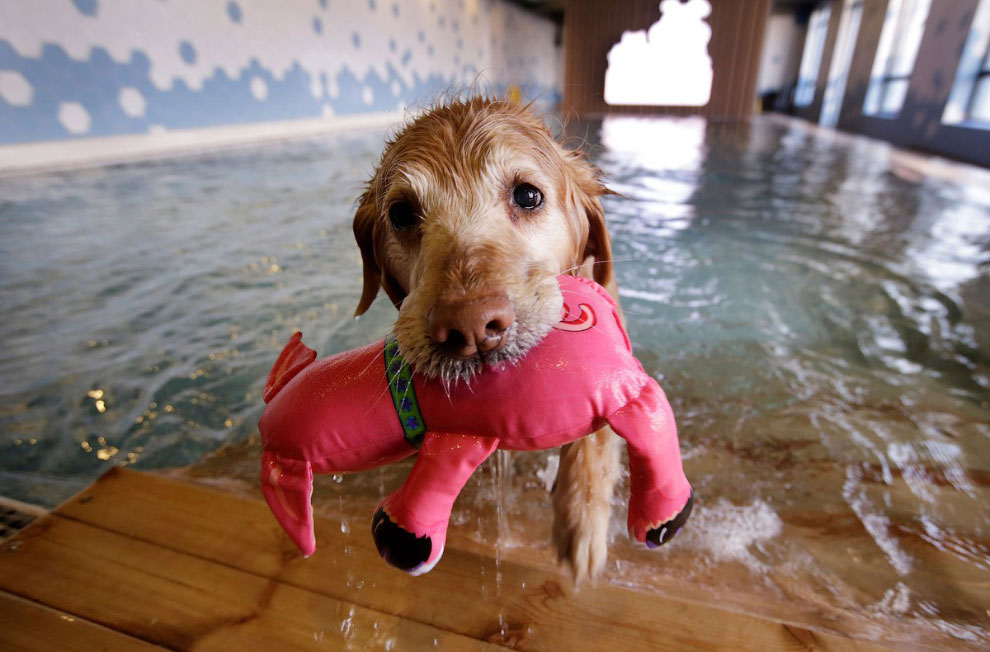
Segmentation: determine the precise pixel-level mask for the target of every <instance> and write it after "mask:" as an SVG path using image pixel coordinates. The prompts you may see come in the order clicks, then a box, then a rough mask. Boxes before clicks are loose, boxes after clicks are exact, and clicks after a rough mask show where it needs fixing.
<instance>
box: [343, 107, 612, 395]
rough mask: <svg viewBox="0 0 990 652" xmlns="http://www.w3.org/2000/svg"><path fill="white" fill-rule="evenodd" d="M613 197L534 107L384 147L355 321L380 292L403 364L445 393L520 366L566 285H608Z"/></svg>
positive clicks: (371, 200) (413, 133)
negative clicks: (483, 371)
mask: <svg viewBox="0 0 990 652" xmlns="http://www.w3.org/2000/svg"><path fill="white" fill-rule="evenodd" d="M606 192H608V191H607V190H606V189H605V188H604V187H603V186H602V184H601V182H600V181H599V179H598V176H597V174H596V171H595V170H594V168H592V167H591V166H590V165H589V164H588V163H587V162H585V160H584V159H583V158H582V157H581V155H580V154H578V153H576V152H573V151H568V150H565V149H564V148H563V147H561V146H560V145H559V144H558V143H557V142H556V141H555V140H554V139H553V137H552V136H551V135H550V132H549V131H548V130H547V128H546V127H545V126H544V124H543V122H542V121H541V120H540V119H539V118H537V117H536V116H535V115H533V114H532V113H531V112H530V111H529V110H528V109H527V108H526V107H522V106H519V105H518V104H515V103H512V102H501V101H493V100H489V99H485V98H474V99H470V100H466V101H462V102H455V103H451V104H447V105H444V106H440V107H437V108H435V109H433V110H431V111H429V112H427V113H425V114H423V115H421V116H420V117H418V118H416V119H415V120H414V121H413V122H411V123H410V124H408V125H407V126H405V127H404V128H403V129H402V130H401V131H400V132H399V134H398V135H397V136H396V137H395V138H394V139H393V140H391V141H390V142H389V143H388V144H387V145H386V147H385V151H384V153H383V154H382V158H381V161H380V162H379V164H378V167H377V169H376V170H375V174H374V176H373V177H372V179H371V181H370V182H369V184H368V188H367V190H366V191H365V193H364V195H363V196H362V197H361V202H360V206H359V207H358V209H357V213H356V215H355V216H354V235H355V237H356V238H357V242H358V245H359V246H360V248H361V256H362V258H363V261H364V291H363V293H362V296H361V301H360V304H359V305H358V308H357V313H356V314H358V315H360V314H362V313H364V312H365V311H366V310H367V309H368V307H369V306H370V305H371V303H372V301H373V300H374V299H375V296H376V295H377V293H378V288H379V287H382V288H383V289H384V290H385V293H386V294H387V295H388V296H389V298H390V299H391V300H392V303H394V304H395V305H396V306H397V307H399V317H398V320H397V321H396V323H395V334H396V336H397V338H398V341H399V345H400V347H401V349H402V352H403V354H404V356H405V357H406V359H408V360H409V362H410V363H411V364H412V365H413V366H414V367H415V368H416V369H417V371H419V372H421V373H424V374H426V375H428V376H439V377H441V378H443V379H444V380H445V381H447V382H450V381H454V380H457V379H459V378H470V377H471V375H472V374H474V373H475V372H476V371H478V370H479V369H480V368H481V366H482V365H484V364H493V365H499V364H503V363H506V362H509V363H511V362H514V361H515V360H517V359H519V358H520V357H521V356H522V355H523V354H525V353H526V351H527V350H528V349H529V348H530V347H532V346H533V345H534V344H536V343H537V342H539V341H540V339H541V338H542V337H543V336H544V335H546V333H547V332H549V330H550V328H551V327H552V326H553V324H554V323H556V322H557V320H558V319H559V317H560V309H561V301H562V298H561V296H560V291H559V289H558V286H557V282H556V280H555V278H554V277H555V276H556V275H557V274H559V273H561V272H564V271H568V270H577V269H578V268H580V267H581V266H582V265H583V264H585V265H586V264H587V261H588V260H589V258H590V259H594V261H595V264H594V265H593V270H594V278H595V280H597V281H598V282H599V283H602V284H605V283H607V282H608V280H609V279H610V277H611V273H612V268H611V263H610V262H609V261H610V260H611V253H610V250H609V240H608V234H607V232H606V230H605V220H604V215H603V213H602V207H601V203H600V202H599V197H600V195H602V194H605V193H606Z"/></svg>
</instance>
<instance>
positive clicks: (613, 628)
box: [0, 469, 878, 652]
mask: <svg viewBox="0 0 990 652" xmlns="http://www.w3.org/2000/svg"><path fill="white" fill-rule="evenodd" d="M345 529H346V528H345ZM341 530H342V528H341V525H340V523H339V522H334V521H332V520H329V519H318V521H317V524H316V531H317V537H318V541H319V545H320V548H319V549H318V551H317V553H316V554H315V555H314V556H313V557H311V558H309V559H303V558H302V557H301V556H300V555H299V554H298V552H297V551H296V550H295V548H294V547H293V545H292V544H291V542H290V541H289V540H288V539H287V538H286V537H285V536H284V535H283V534H282V532H281V530H280V529H279V528H278V525H277V524H276V523H275V520H274V519H273V518H272V516H271V515H270V513H269V512H268V508H267V507H266V506H265V504H264V503H263V502H261V501H260V500H253V499H249V498H243V497H239V496H235V495H232V494H229V493H225V492H222V491H219V490H216V489H212V488H209V487H204V486H201V485H196V484H191V483H186V482H181V481H177V480H174V479H170V478H166V477H163V476H159V475H154V474H149V473H139V472H135V471H128V470H122V469H115V470H112V471H110V472H108V473H107V474H106V475H104V476H103V477H102V478H101V479H100V480H98V481H97V482H96V483H94V484H93V485H92V486H91V487H89V488H88V489H87V490H85V491H83V492H82V493H80V494H79V495H78V496H76V497H75V498H73V499H72V500H70V501H68V502H67V503H66V504H64V505H62V506H61V507H60V508H58V509H57V510H55V511H54V512H52V513H51V514H50V515H48V516H46V517H44V518H41V519H39V520H38V521H37V522H35V523H34V524H32V525H31V526H29V527H28V528H27V529H25V530H24V531H22V532H20V533H19V534H17V535H16V536H14V537H13V538H11V539H9V540H7V541H5V542H4V543H3V544H2V545H0V649H3V650H95V649H100V650H145V649H155V648H167V649H181V650H192V649H195V650H281V649H290V650H291V649H304V648H310V647H313V648H317V649H319V648H323V649H331V650H334V649H353V650H366V649H386V650H389V649H392V650H428V649H434V648H437V649H452V650H462V649H463V650H474V649H478V650H481V649H497V648H498V647H500V646H507V647H511V648H517V649H522V650H585V649H587V650H601V649H610V650H622V651H623V652H625V651H626V650H694V649H709V650H710V649H726V650H760V651H765V650H873V649H878V648H877V647H876V646H875V645H873V644H869V643H863V642H859V641H853V640H850V639H846V638H842V637H839V636H836V635H834V634H827V633H821V632H813V631H810V630H808V629H804V628H801V627H797V626H793V625H787V624H783V623H776V622H770V621H766V620H761V619H758V618H755V617H752V616H748V615H743V614H738V613H732V612H728V611H722V610H719V609H717V608H715V607H713V606H710V605H702V604H694V603H689V602H681V601H677V600H673V599H670V598H665V597H661V596H657V595H651V594H647V593H641V592H637V591H633V590H629V589H625V588H622V587H618V586H614V585H611V584H594V585H585V586H584V587H582V588H581V590H580V591H577V592H575V591H574V590H573V589H572V588H571V587H570V583H569V581H568V580H567V579H566V578H565V577H563V576H561V575H560V574H559V573H557V571H556V570H554V569H547V568H540V567H535V566H528V565H525V564H521V563H518V562H510V561H505V560H502V561H501V562H500V565H499V568H498V571H499V572H500V574H501V580H500V582H499V584H498V590H494V589H493V588H492V583H491V582H487V583H485V582H480V581H479V572H480V573H485V574H487V575H488V577H489V578H491V577H494V574H495V567H494V564H495V561H494V560H493V559H491V558H487V557H485V556H483V555H480V554H479V553H477V552H472V551H469V550H463V549H458V547H457V546H456V545H450V546H449V547H448V549H447V550H446V552H445V554H444V558H443V560H442V562H441V563H440V564H439V565H438V566H437V568H436V569H435V570H434V571H433V572H431V573H430V574H428V575H426V576H424V577H420V578H413V577H409V576H407V575H405V574H403V573H400V572H398V571H395V570H393V569H391V568H388V567H387V566H386V565H385V564H384V562H382V561H381V560H380V559H379V557H378V554H377V552H376V551H375V549H374V544H373V542H372V540H371V536H370V532H366V531H364V530H363V529H362V530H361V531H357V532H342V531H341ZM499 614H502V616H501V617H500V615H499Z"/></svg>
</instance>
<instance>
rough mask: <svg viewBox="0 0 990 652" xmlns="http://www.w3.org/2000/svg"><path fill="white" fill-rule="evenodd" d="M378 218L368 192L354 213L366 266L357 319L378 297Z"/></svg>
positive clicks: (357, 236)
mask: <svg viewBox="0 0 990 652" xmlns="http://www.w3.org/2000/svg"><path fill="white" fill-rule="evenodd" d="M378 229H379V226H378V216H377V211H376V210H375V202H374V199H373V198H372V196H371V191H370V190H368V191H366V192H365V193H364V195H362V196H361V205H360V206H358V209H357V211H356V212H355V213H354V239H355V240H357V244H358V248H360V249H361V262H362V263H363V265H364V289H363V290H362V291H361V301H359V302H358V307H357V310H355V311H354V316H355V317H360V316H361V315H363V314H364V313H365V312H366V311H367V310H368V308H370V307H371V303H372V302H373V301H374V300H375V297H376V296H378V288H379V286H380V285H381V278H382V270H381V267H379V265H378V256H377V253H378V247H377V244H376V243H377V242H378Z"/></svg>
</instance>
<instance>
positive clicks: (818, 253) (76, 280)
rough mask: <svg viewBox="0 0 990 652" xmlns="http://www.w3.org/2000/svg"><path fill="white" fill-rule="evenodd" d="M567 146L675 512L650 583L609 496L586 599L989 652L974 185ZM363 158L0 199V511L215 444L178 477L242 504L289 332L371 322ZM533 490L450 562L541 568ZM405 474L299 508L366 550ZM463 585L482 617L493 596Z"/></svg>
mask: <svg viewBox="0 0 990 652" xmlns="http://www.w3.org/2000/svg"><path fill="white" fill-rule="evenodd" d="M577 127H579V128H580V132H581V133H582V134H586V135H587V138H588V140H589V141H590V142H589V147H590V149H591V151H592V152H593V154H594V157H595V158H596V161H597V163H598V164H599V165H600V166H601V168H602V170H603V171H604V172H605V174H606V176H607V178H608V180H609V184H610V186H611V187H612V188H613V189H614V190H616V191H617V192H619V193H622V195H623V196H622V197H609V198H607V200H606V209H607V214H608V215H609V219H610V228H611V231H612V234H613V237H614V240H615V244H614V248H613V253H614V256H615V258H616V259H617V261H619V262H617V263H616V273H617V275H618V279H619V285H620V288H621V294H622V299H623V306H624V308H625V311H626V314H627V316H628V318H629V327H630V334H631V336H632V339H633V342H634V344H635V347H636V352H637V354H638V355H639V357H640V359H641V360H642V361H643V363H644V366H645V367H646V369H647V370H648V371H649V372H650V373H653V374H654V375H656V376H657V378H659V379H660V381H661V382H662V384H663V385H664V387H665V389H666V390H667V393H668V395H669V396H670V398H671V402H672V404H673V406H674V409H675V412H676V414H677V415H678V419H679V424H680V430H681V440H682V447H683V451H684V457H685V465H686V468H687V471H688V474H689V477H690V478H691V480H692V482H693V484H694V485H695V488H696V490H697V493H698V496H699V501H698V505H697V507H696V512H695V516H694V517H692V521H691V524H690V525H689V527H688V528H687V529H685V531H684V532H683V534H682V535H680V536H679V537H678V539H677V540H675V541H674V542H673V543H672V544H670V545H669V546H666V547H665V549H664V550H661V551H659V552H648V551H642V550H639V549H638V548H636V547H635V546H633V545H632V544H631V543H630V542H629V541H628V539H627V538H626V536H625V534H624V531H625V528H624V526H623V523H624V519H625V514H624V500H625V495H626V494H625V491H626V488H625V487H623V489H622V490H621V491H620V492H618V493H617V495H616V499H615V502H616V513H615V515H614V517H613V530H614V533H615V537H614V539H613V544H612V553H613V554H612V561H611V562H610V566H609V571H608V578H607V579H608V580H609V581H612V582H615V583H620V584H629V585H634V586H638V587H647V588H651V589H653V590H658V591H664V592H668V593H671V594H674V595H686V596H689V597H698V598H702V599H716V600H718V601H719V602H720V603H722V604H725V605H727V606H731V607H735V608H738V609H745V610H751V611H757V612H760V613H764V614H767V615H771V616H777V617H781V618H786V619H787V620H789V621H792V622H794V621H796V622H806V623H810V624H813V625H816V626H819V627H827V628H834V629H838V630H842V631H849V632H855V633H858V634H861V635H864V636H881V635H882V636H885V637H887V638H891V637H892V638H893V639H895V640H901V641H921V642H929V643H935V644H944V643H945V641H947V640H951V641H952V642H953V643H955V644H970V645H972V646H973V647H980V646H985V645H986V644H987V643H990V613H988V612H987V609H988V608H990V541H988V534H987V532H988V528H990V507H988V505H990V501H988V497H990V496H988V493H990V491H988V487H990V446H988V445H987V440H988V438H990V364H988V352H990V277H988V269H990V176H988V175H982V176H981V173H978V172H969V173H967V174H965V175H963V176H962V177H960V178H956V179H952V178H945V177H944V176H938V175H932V174H930V173H929V172H930V171H931V170H930V169H928V168H926V167H924V166H918V165H915V164H914V163H913V162H912V161H911V160H910V158H905V157H903V156H897V155H892V154H891V152H890V150H889V149H888V148H887V147H886V146H884V145H879V144H876V143H871V142H868V141H865V140H862V139H851V138H837V137H830V136H828V135H823V134H820V133H816V132H813V131H810V130H806V129H804V128H802V127H795V126H790V125H788V124H781V123H776V122H771V121H768V120H766V119H758V120H755V121H753V122H752V123H749V124H742V125H740V124H734V125H716V124H706V123H705V122H704V121H702V120H698V119H686V120H647V119H635V118H618V119H616V118H610V119H608V120H607V121H606V122H605V123H604V124H590V125H577ZM381 143H382V134H380V133H376V132H368V133H365V134H352V135H348V136H336V137H327V138H325V139H322V140H317V141H311V142H306V143H293V144H285V145H279V146H267V147H265V148H262V149H258V150H252V151H242V152H240V153H227V154H222V155H213V156H205V157H199V158H192V159H182V160H175V161H165V162H155V163H147V164H142V165H129V166H121V167H115V168H107V169H103V170H94V171H85V172H77V173H72V174H59V175H45V176H37V177H30V178H22V179H16V180H6V181H0V274H2V278H3V287H2V295H0V307H2V308H3V310H4V314H5V318H4V320H3V321H2V322H0V337H2V339H3V341H4V348H3V349H2V350H0V370H2V373H3V379H4V383H3V387H2V389H0V391H2V392H3V399H4V400H3V401H2V404H0V424H2V426H3V434H2V439H0V493H3V494H8V495H12V496H13V497H15V498H20V499H25V500H31V501H35V502H44V503H47V504H55V503H57V502H59V501H60V500H62V499H64V498H66V497H67V496H68V495H70V494H71V493H72V492H73V491H75V490H77V489H78V488H79V487H80V486H81V485H82V484H85V483H86V482H88V481H90V480H91V479H92V478H93V477H95V475H97V474H98V473H99V472H101V471H102V470H103V469H105V468H107V467H108V466H109V465H112V464H135V465H137V466H139V467H162V466H169V465H176V464H189V463H193V462H196V461H197V460H200V459H201V458H202V457H203V456H204V455H205V454H207V453H209V452H210V451H215V450H216V449H218V448H219V447H220V446H221V445H223V444H225V443H233V444H235V445H234V446H229V447H226V448H224V449H222V450H221V451H220V453H219V454H217V455H214V456H213V457H212V458H210V459H208V460H207V461H205V462H200V463H199V464H198V466H197V469H198V471H197V472H198V473H200V474H211V475H214V476H215V475H223V476H230V477H234V478H242V479H244V480H246V481H247V482H252V483H253V482H254V478H255V476H256V473H257V464H258V462H257V445H256V442H253V441H251V439H250V438H251V436H252V435H253V434H254V431H255V424H256V422H257V418H258V416H259V415H260V412H261V398H260V391H261V385H262V384H263V382H264V378H265V376H266V374H267V372H268V369H269V367H270V365H271V363H272V361H273V360H274V357H275V355H276V354H277V351H278V349H279V348H280V347H281V344H282V342H283V341H284V340H285V338H286V337H287V336H288V334H289V333H290V332H291V330H292V329H293V328H296V327H299V328H302V329H303V330H304V331H305V332H306V337H307V341H308V342H309V343H310V345H311V346H314V347H315V348H317V349H318V350H319V351H320V353H321V354H325V353H328V352H332V351H339V350H343V349H346V348H351V347H354V346H357V345H359V344H362V343H365V342H366V341H368V340H369V339H371V338H373V337H376V336H379V335H381V334H382V333H384V332H385V331H386V330H387V329H388V327H389V325H390V323H391V320H392V319H393V318H394V311H392V309H391V308H390V307H389V306H387V305H386V302H384V301H380V302H378V303H377V304H376V305H375V306H374V307H373V309H372V311H371V312H370V313H369V314H368V315H367V316H366V317H365V318H362V320H361V321H359V322H355V321H354V320H352V319H351V318H350V315H351V313H352V310H353V308H354V306H355V305H356V303H357V299H358V295H359V280H360V276H359V256H358V252H357V249H356V247H355V246H354V245H353V242H352V236H351V233H350V224H349V220H350V217H351V213H352V210H353V201H354V199H355V198H356V196H357V194H358V192H359V188H360V183H361V182H362V181H363V180H364V178H365V177H366V176H367V175H368V174H369V172H370V169H371V166H372V164H373V162H374V160H375V159H376V157H377V154H378V152H379V150H380V147H381ZM941 169H942V170H946V169H950V168H948V167H946V166H942V168H941ZM239 442H240V443H239ZM555 463H556V457H555V453H554V452H552V451H551V452H546V453H541V454H514V455H511V456H509V455H505V456H504V457H502V456H500V457H498V458H497V464H498V472H497V473H496V472H495V471H494V469H495V467H492V469H493V470H492V472H491V474H489V473H478V474H476V476H475V478H473V479H472V481H471V482H470V483H469V485H468V487H467V489H466V492H465V495H464V496H463V497H462V499H461V500H460V501H459V502H458V504H457V507H456V509H455V512H454V515H453V527H452V529H451V537H452V540H457V538H458V537H460V538H461V539H462V540H474V541H476V542H477V541H480V542H482V543H484V544H487V545H489V546H490V547H492V548H494V550H495V553H494V554H495V555H496V557H497V558H501V557H502V556H511V555H513V554H526V555H543V556H544V557H546V558H549V556H550V551H549V547H548V544H547V542H548V541H549V514H550V512H549V509H550V507H549V499H548V494H547V487H548V485H549V483H551V482H552V478H553V472H554V465H555ZM490 464H496V461H493V462H490ZM407 469H408V462H406V463H403V464H399V465H396V466H394V467H390V468H388V469H382V470H378V471H372V472H369V473H364V474H356V475H353V476H348V477H346V478H343V479H342V481H340V482H338V481H335V479H332V478H328V479H323V481H322V482H321V484H319V485H318V488H317V496H318V507H319V508H320V509H322V511H323V512H324V513H325V514H328V515H330V516H333V517H336V518H339V519H341V520H342V522H343V525H342V527H345V528H349V527H351V525H349V524H353V523H358V522H361V523H363V522H365V521H366V520H367V518H368V517H369V515H370V510H371V509H372V508H373V506H374V505H375V504H376V503H377V501H378V500H379V499H380V498H381V497H382V496H383V495H384V494H385V493H386V492H387V491H389V490H391V489H392V488H393V487H394V486H396V484H397V483H398V482H399V481H400V480H401V478H402V476H403V475H404V473H405V472H406V471H407ZM336 480H341V479H340V478H338V479H336ZM493 487H494V489H493ZM493 493H494V494H497V497H498V500H495V499H494V497H493ZM353 519H358V520H357V521H354V520H353ZM354 527H357V526H356V525H354ZM361 527H364V526H363V525H362V526H361ZM348 572H353V569H351V570H350V571H348ZM478 581H479V583H480V584H481V587H482V592H483V593H484V591H489V592H490V593H491V594H492V595H495V594H497V593H498V592H499V591H500V590H501V581H502V579H501V577H500V574H499V572H498V571H496V573H495V576H493V577H483V576H482V577H479V580H478ZM359 583H360V578H359V577H355V578H354V587H355V591H358V590H360V586H358V585H359ZM940 636H941V637H945V638H941V639H940V638H939V637H940Z"/></svg>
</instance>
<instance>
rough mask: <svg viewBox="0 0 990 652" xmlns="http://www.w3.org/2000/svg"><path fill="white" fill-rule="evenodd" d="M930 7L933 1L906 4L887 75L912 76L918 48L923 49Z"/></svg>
mask: <svg viewBox="0 0 990 652" xmlns="http://www.w3.org/2000/svg"><path fill="white" fill-rule="evenodd" d="M930 5H931V0H908V1H907V2H905V3H904V10H903V11H902V15H901V19H900V21H899V22H900V25H901V29H899V30H898V34H897V38H896V44H895V46H894V51H893V53H892V54H891V62H890V69H889V70H888V73H887V74H889V75H892V76H895V77H899V76H907V75H910V74H911V71H912V70H913V69H914V62H915V59H917V58H918V48H920V47H921V37H922V36H923V35H924V33H925V22H926V21H927V20H928V9H929V7H930Z"/></svg>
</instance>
